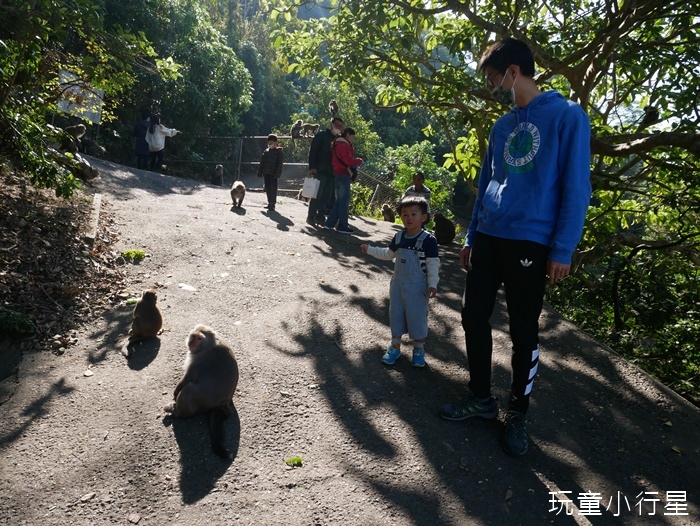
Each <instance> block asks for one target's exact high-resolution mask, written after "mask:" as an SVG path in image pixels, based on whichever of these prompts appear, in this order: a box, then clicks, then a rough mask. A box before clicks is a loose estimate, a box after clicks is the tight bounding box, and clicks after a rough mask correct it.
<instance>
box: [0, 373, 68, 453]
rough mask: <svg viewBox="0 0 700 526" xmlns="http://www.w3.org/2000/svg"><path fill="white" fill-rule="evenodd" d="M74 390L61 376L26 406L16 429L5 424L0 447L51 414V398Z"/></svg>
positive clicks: (9, 442) (0, 438)
mask: <svg viewBox="0 0 700 526" xmlns="http://www.w3.org/2000/svg"><path fill="white" fill-rule="evenodd" d="M25 380H28V379H25ZM74 390H75V388H74V387H70V386H68V385H66V380H65V378H61V379H60V380H58V381H57V382H55V383H54V384H53V385H51V387H50V388H49V390H48V391H47V392H46V393H45V394H44V395H41V396H38V397H37V398H36V399H35V400H34V401H33V402H31V403H30V404H28V405H27V406H26V407H25V408H24V410H23V411H22V412H21V415H22V416H23V417H24V419H23V420H22V423H21V424H18V425H17V426H16V427H15V428H14V429H12V428H11V426H10V425H6V426H4V428H3V429H2V431H1V433H2V435H1V436H0V448H1V447H4V446H7V445H9V444H11V443H12V442H14V441H15V440H17V439H18V438H19V437H21V436H22V435H23V434H24V433H25V432H26V431H27V429H29V428H30V427H31V426H32V424H34V423H35V422H37V421H38V420H40V419H41V418H43V417H45V416H47V415H48V414H49V405H50V402H51V400H53V399H54V398H55V397H57V396H64V395H67V394H70V393H72V392H73V391H74Z"/></svg>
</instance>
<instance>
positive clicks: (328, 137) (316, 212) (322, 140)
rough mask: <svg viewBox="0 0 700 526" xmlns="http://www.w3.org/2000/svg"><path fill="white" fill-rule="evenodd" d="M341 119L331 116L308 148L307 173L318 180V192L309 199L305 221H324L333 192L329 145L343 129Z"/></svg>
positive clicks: (320, 222)
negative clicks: (326, 126)
mask: <svg viewBox="0 0 700 526" xmlns="http://www.w3.org/2000/svg"><path fill="white" fill-rule="evenodd" d="M343 125H344V122H343V119H341V118H340V117H333V118H332V119H331V125H330V128H328V129H325V130H323V131H320V132H318V133H317V134H316V135H314V138H313V139H312V140H311V147H310V148H309V174H310V175H311V176H313V177H315V178H316V179H318V180H319V188H318V194H317V195H316V198H315V199H311V200H310V201H309V210H308V212H307V217H306V222H307V223H309V224H310V225H323V224H324V223H325V222H326V206H327V205H328V202H329V201H330V197H331V195H332V193H333V185H334V183H333V157H332V156H333V151H332V150H331V145H332V144H333V139H335V138H336V137H337V136H338V135H340V132H341V131H342V130H343Z"/></svg>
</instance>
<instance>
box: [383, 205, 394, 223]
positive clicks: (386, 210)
mask: <svg viewBox="0 0 700 526" xmlns="http://www.w3.org/2000/svg"><path fill="white" fill-rule="evenodd" d="M382 217H383V218H384V221H388V222H389V223H394V222H395V221H396V212H394V209H393V208H392V207H391V205H390V204H389V203H384V204H383V205H382Z"/></svg>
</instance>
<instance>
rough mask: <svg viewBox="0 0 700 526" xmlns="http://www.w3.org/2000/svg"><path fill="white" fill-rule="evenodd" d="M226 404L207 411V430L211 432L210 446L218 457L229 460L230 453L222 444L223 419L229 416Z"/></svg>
mask: <svg viewBox="0 0 700 526" xmlns="http://www.w3.org/2000/svg"><path fill="white" fill-rule="evenodd" d="M229 414H230V413H229V411H228V410H227V407H226V406H223V407H215V408H214V409H212V410H211V411H209V432H210V433H211V448H212V450H213V451H214V453H216V454H217V455H218V456H219V457H221V458H223V459H226V460H231V453H229V452H228V451H226V446H225V445H224V421H225V420H226V419H227V418H228V417H229Z"/></svg>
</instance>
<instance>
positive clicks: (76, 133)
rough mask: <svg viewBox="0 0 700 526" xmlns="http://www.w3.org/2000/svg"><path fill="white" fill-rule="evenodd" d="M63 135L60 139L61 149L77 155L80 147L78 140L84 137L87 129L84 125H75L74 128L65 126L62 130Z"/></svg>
mask: <svg viewBox="0 0 700 526" xmlns="http://www.w3.org/2000/svg"><path fill="white" fill-rule="evenodd" d="M63 131H64V132H65V135H64V136H63V138H62V139H61V149H62V150H63V151H66V152H70V153H72V154H76V153H78V148H79V147H80V138H81V137H82V136H83V135H85V132H86V131H87V128H85V125H84V124H76V125H75V126H66V127H65V128H63Z"/></svg>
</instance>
